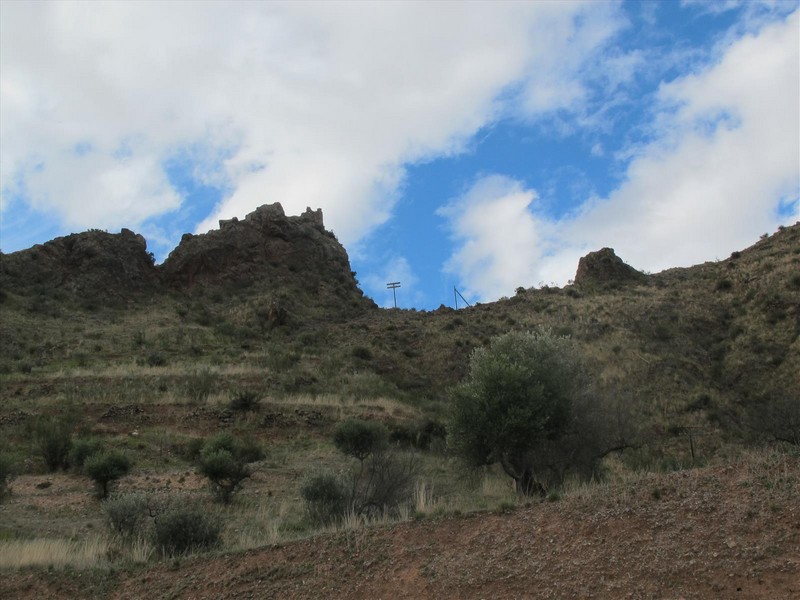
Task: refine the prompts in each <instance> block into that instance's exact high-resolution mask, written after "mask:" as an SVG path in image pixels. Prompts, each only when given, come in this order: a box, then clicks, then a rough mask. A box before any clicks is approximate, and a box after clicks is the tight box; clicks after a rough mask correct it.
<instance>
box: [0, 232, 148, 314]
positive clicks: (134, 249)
mask: <svg viewBox="0 0 800 600" xmlns="http://www.w3.org/2000/svg"><path fill="white" fill-rule="evenodd" d="M160 283H161V277H160V275H159V272H158V269H157V268H156V267H155V266H154V264H153V256H152V254H149V253H148V252H147V242H146V241H145V239H144V238H143V237H142V236H141V235H137V234H135V233H134V232H132V231H130V230H129V229H123V230H122V231H121V232H120V233H117V234H113V233H107V232H105V231H98V230H92V231H86V232H84V233H75V234H72V235H68V236H65V237H60V238H56V239H54V240H52V241H49V242H47V243H45V244H38V245H36V246H34V247H33V248H30V249H28V250H22V251H20V252H13V253H11V254H2V253H0V289H2V290H3V291H4V292H5V293H15V294H20V295H25V296H38V295H53V294H55V295H57V296H61V297H70V298H75V299H81V300H83V301H85V302H88V301H90V300H91V301H102V302H108V301H111V302H116V303H121V302H126V301H127V300H129V299H133V298H138V297H140V296H141V294H142V293H149V294H152V293H157V291H158V290H159V289H160Z"/></svg>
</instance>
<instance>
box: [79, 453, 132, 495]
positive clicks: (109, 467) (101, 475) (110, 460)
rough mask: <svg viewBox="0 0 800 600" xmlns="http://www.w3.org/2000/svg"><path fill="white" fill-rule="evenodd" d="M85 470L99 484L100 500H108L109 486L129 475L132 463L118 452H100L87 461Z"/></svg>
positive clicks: (84, 466)
mask: <svg viewBox="0 0 800 600" xmlns="http://www.w3.org/2000/svg"><path fill="white" fill-rule="evenodd" d="M83 470H84V472H85V473H86V474H87V475H88V476H89V477H91V478H92V480H94V482H95V483H96V484H97V487H98V495H99V496H100V498H108V486H109V484H110V483H111V482H112V481H116V480H117V479H120V478H121V477H124V476H125V475H127V474H128V472H129V471H130V470H131V461H130V459H129V458H128V457H127V456H125V455H124V454H123V453H122V452H119V451H117V450H111V451H108V452H100V453H98V454H93V455H92V456H90V457H89V458H87V459H86V462H85V463H84V464H83Z"/></svg>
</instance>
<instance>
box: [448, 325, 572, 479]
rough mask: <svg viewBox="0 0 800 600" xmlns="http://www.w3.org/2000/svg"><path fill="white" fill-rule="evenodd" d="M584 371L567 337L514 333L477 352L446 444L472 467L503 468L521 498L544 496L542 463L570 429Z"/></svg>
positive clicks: (458, 394) (456, 397)
mask: <svg viewBox="0 0 800 600" xmlns="http://www.w3.org/2000/svg"><path fill="white" fill-rule="evenodd" d="M585 379H586V377H585V370H584V367H583V365H582V363H581V360H580V358H579V355H578V352H577V349H576V348H575V346H574V345H573V344H572V342H571V341H570V340H569V339H568V338H564V337H558V336H556V335H554V334H553V333H551V332H550V331H549V330H542V331H538V332H532V333H522V332H512V333H508V334H506V335H503V336H500V337H498V338H495V339H494V340H493V341H492V342H491V343H490V345H489V346H488V347H484V348H478V349H476V350H475V351H474V352H473V354H472V357H471V359H470V370H469V374H468V376H467V378H466V379H465V381H464V382H463V383H461V384H460V385H459V386H458V387H456V388H455V390H454V391H453V394H452V406H451V409H452V413H451V421H450V427H449V440H448V441H449V443H450V445H451V446H452V447H453V448H454V449H455V450H456V452H457V453H458V454H460V455H461V456H462V457H463V458H464V459H465V460H466V462H467V463H468V464H470V465H472V466H482V465H491V464H494V463H500V465H501V466H502V468H503V470H504V471H505V472H506V473H507V474H508V475H509V476H510V477H512V478H513V479H514V482H515V484H516V489H517V492H518V493H520V494H523V495H531V494H534V493H539V494H544V491H545V489H544V485H543V480H544V478H543V477H542V476H541V474H538V475H537V469H540V470H543V469H544V468H545V467H546V465H544V464H542V462H541V461H538V459H537V451H538V453H541V454H542V455H544V454H546V452H545V451H546V450H548V449H552V448H553V444H550V443H549V442H553V441H558V440H561V439H563V438H564V436H565V435H566V434H567V433H568V432H569V431H570V427H571V425H572V424H573V421H574V419H573V405H574V404H575V403H576V402H577V401H578V400H579V399H580V398H581V397H582V396H583V394H584V390H585Z"/></svg>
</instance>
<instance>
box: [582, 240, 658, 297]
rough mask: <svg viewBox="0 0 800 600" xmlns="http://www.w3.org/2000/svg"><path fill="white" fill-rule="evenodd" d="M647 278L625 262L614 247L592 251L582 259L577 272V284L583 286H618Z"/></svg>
mask: <svg viewBox="0 0 800 600" xmlns="http://www.w3.org/2000/svg"><path fill="white" fill-rule="evenodd" d="M645 279H646V276H645V274H644V273H641V272H640V271H637V270H636V269H634V268H633V267H631V266H630V265H627V264H625V263H624V262H623V261H622V259H621V258H620V257H618V256H617V255H616V254H615V253H614V250H613V248H602V249H601V250H598V251H597V252H590V253H589V254H587V255H586V256H584V257H583V258H581V259H580V261H579V262H578V272H577V273H575V285H579V286H583V287H587V286H617V285H622V284H625V283H629V282H642V281H644V280H645Z"/></svg>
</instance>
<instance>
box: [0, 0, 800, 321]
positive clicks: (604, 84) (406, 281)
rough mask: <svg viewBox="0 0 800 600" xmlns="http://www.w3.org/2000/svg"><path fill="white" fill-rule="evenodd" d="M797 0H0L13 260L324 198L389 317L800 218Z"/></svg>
mask: <svg viewBox="0 0 800 600" xmlns="http://www.w3.org/2000/svg"><path fill="white" fill-rule="evenodd" d="M799 53H800V10H798V2H797V1H795V0H785V1H780V0H778V1H764V2H761V1H759V0H747V1H742V2H740V1H737V0H716V1H711V0H682V1H642V2H605V1H600V0H596V1H591V2H586V3H583V2H567V1H557V2H556V1H554V2H547V1H543V0H540V1H537V2H509V3H503V2H486V3H483V2H444V1H443V2H397V3H395V2H389V1H382V2H322V3H315V2H292V3H282V2H241V3H237V2H210V1H209V2H180V1H177V0H176V1H173V2H145V1H141V2H122V1H120V2H108V3H105V2H100V1H91V2H67V1H57V2H47V1H35V2H34V1H30V2H18V1H12V0H3V1H2V2H0V250H2V251H3V252H6V253H8V252H15V251H18V250H21V249H24V248H28V247H30V246H32V245H34V244H38V243H44V242H45V241H47V240H49V239H52V238H54V237H56V236H60V235H67V234H69V233H73V232H79V231H84V230H87V229H104V230H107V231H110V232H118V231H119V230H120V229H121V228H122V227H127V228H130V229H133V230H134V231H136V232H138V233H141V234H142V235H144V236H145V238H146V239H147V241H148V250H150V251H152V252H153V253H154V254H155V256H156V259H157V260H158V261H159V262H161V261H163V260H164V259H165V258H166V257H167V256H168V255H169V253H170V251H171V250H172V249H173V248H174V247H175V246H176V245H177V244H178V242H179V241H180V237H181V235H182V234H183V233H186V232H192V233H203V232H206V231H208V230H210V229H213V228H216V227H217V226H218V220H219V219H226V218H230V217H233V216H238V217H243V216H244V215H246V214H247V213H249V212H252V211H253V210H254V209H255V208H256V207H258V206H260V205H262V204H267V203H273V202H280V203H281V204H282V205H283V207H284V210H285V211H286V213H287V215H299V214H300V213H302V212H303V211H304V210H305V209H306V207H311V208H314V209H316V208H322V210H323V213H324V215H325V224H326V227H327V228H328V229H331V230H332V231H333V232H334V233H335V234H336V236H337V238H338V239H339V241H340V242H342V244H343V245H344V246H345V248H346V249H347V251H348V254H349V256H350V260H351V264H352V267H353V270H355V271H357V273H358V275H357V277H358V279H359V281H360V285H361V287H362V289H363V290H364V292H365V293H366V294H367V295H368V296H370V297H372V298H373V299H374V300H375V301H376V302H378V304H380V305H381V306H392V305H393V299H392V293H391V291H389V290H387V289H386V283H388V282H394V281H399V282H400V283H401V287H400V289H398V290H397V303H398V306H399V307H402V308H417V309H434V308H437V307H438V306H439V305H440V304H445V305H451V306H452V305H453V303H454V300H453V298H454V293H453V289H454V288H457V289H458V290H459V292H460V293H461V294H462V295H463V296H464V298H466V299H467V300H469V301H470V302H487V301H493V300H496V299H498V298H500V297H503V296H511V295H513V294H514V291H515V290H516V288H518V287H526V288H529V287H541V286H542V285H564V284H567V283H568V282H569V281H570V280H571V279H572V278H573V277H574V274H575V270H576V268H577V264H578V260H579V258H580V257H581V256H583V255H585V254H587V253H588V252H592V251H595V250H598V249H600V248H602V247H611V248H614V249H615V251H616V253H617V255H618V256H620V257H621V258H622V259H623V260H625V261H626V262H627V263H628V264H630V265H632V266H634V267H635V268H637V269H640V270H642V271H645V272H658V271H661V270H663V269H667V268H671V267H677V266H690V265H693V264H697V263H701V262H705V261H714V260H721V259H724V258H726V257H727V256H729V255H730V253H731V252H732V251H734V250H739V249H743V248H745V247H747V246H749V245H751V244H753V243H755V242H756V241H757V240H758V239H759V237H760V236H761V235H762V234H764V233H771V232H773V231H775V230H776V229H777V228H778V227H779V226H780V225H790V224H793V223H795V222H797V221H798V220H800V57H799Z"/></svg>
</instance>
